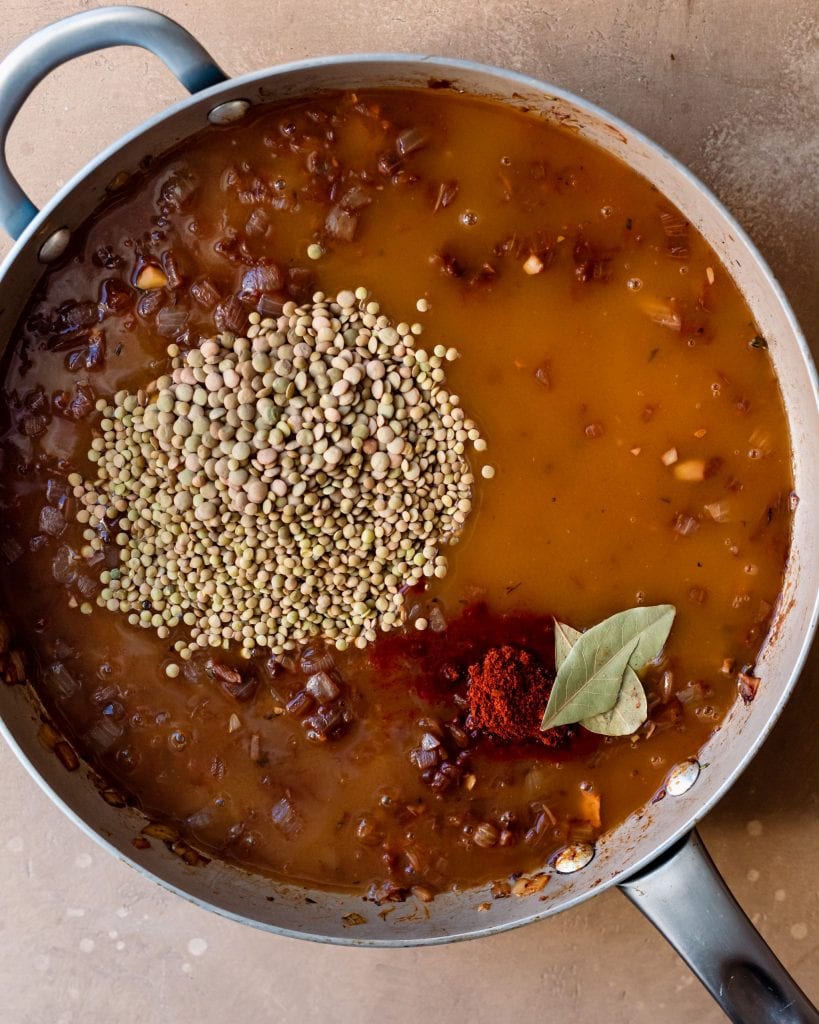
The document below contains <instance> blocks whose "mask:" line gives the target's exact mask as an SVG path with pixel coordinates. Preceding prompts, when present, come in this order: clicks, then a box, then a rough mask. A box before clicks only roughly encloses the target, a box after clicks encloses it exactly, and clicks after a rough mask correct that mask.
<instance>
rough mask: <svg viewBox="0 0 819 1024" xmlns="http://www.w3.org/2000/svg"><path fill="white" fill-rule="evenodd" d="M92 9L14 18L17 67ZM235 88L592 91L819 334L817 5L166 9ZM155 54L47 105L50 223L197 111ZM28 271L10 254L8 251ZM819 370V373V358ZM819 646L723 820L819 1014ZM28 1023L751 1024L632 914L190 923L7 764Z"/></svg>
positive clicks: (8, 759) (25, 176)
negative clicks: (727, 1023)
mask: <svg viewBox="0 0 819 1024" xmlns="http://www.w3.org/2000/svg"><path fill="white" fill-rule="evenodd" d="M94 6H96V4H95V3H92V2H89V0H73V2H72V0H41V2H40V3H39V4H32V3H23V2H22V0H0V53H6V52H7V51H8V50H9V49H10V48H11V47H12V46H13V45H15V44H16V43H18V42H19V41H20V40H22V39H23V38H24V37H25V36H27V35H28V34H30V33H31V32H32V31H34V30H35V29H36V28H38V27H40V26H41V25H43V24H45V23H46V22H48V21H52V20H55V19H57V18H59V17H62V16H64V15H66V14H70V13H73V12H75V11H77V10H84V9H87V8H90V7H94ZM154 6H155V7H157V8H158V9H160V10H162V11H164V12H166V13H168V14H171V15H172V16H174V17H175V18H177V20H179V21H180V22H182V24H183V25H185V26H186V27H188V28H190V29H192V30H193V31H194V32H195V33H196V34H197V35H198V37H199V39H200V40H201V41H202V42H203V43H204V45H205V46H206V47H208V48H209V49H210V50H211V52H212V53H213V54H214V56H215V57H216V59H217V60H218V61H219V63H220V64H221V65H222V66H223V67H224V68H225V69H226V70H227V71H228V72H229V73H234V74H239V73H243V72H246V71H252V70H256V69H258V68H262V67H265V66H268V65H271V64H275V63H277V62H279V61H282V60H290V59H297V58H302V57H308V56H313V55H318V54H329V53H335V52H356V51H363V50H404V51H414V52H424V53H435V54H443V55H450V56H457V57H465V58H473V59H476V60H479V61H486V62H489V63H494V64H499V65H505V66H507V67H510V68H514V69H516V70H520V71H524V72H527V73H530V74H533V75H536V76H539V77H542V78H544V79H546V80H547V81H551V82H554V83H556V84H557V85H560V86H562V87H565V88H568V89H570V90H573V91H575V92H577V93H579V94H580V95H582V96H584V97H586V98H588V99H590V100H593V101H595V102H597V103H599V104H601V105H603V106H605V107H606V108H608V109H609V110H611V111H612V112H614V113H615V114H617V115H619V116H621V117H623V118H624V119H625V120H627V121H629V122H631V123H632V124H634V125H635V126H637V127H638V128H640V129H642V130H643V131H645V132H647V133H648V134H649V135H650V136H652V137H653V138H654V139H656V140H657V141H658V142H659V143H661V144H662V145H663V146H665V147H666V148H667V149H668V150H670V151H671V152H672V153H673V154H674V155H675V156H677V157H679V158H680V159H681V160H682V161H683V162H684V163H686V164H688V165H689V166H690V167H691V168H692V169H693V170H694V172H695V173H696V174H698V175H699V176H700V177H701V178H702V179H703V180H704V181H705V182H706V183H707V184H709V185H710V186H711V187H712V188H713V189H714V191H715V192H716V194H717V195H718V196H719V197H720V198H721V199H722V200H723V201H724V202H725V203H726V204H727V206H728V207H729V209H731V210H732V211H733V212H734V213H735V214H736V215H737V217H738V218H739V220H740V221H741V222H742V224H743V225H744V226H745V227H746V228H747V229H748V230H749V232H750V233H751V235H752V236H753V238H754V239H755V241H756V242H757V243H758V244H759V246H760V248H761V249H762V252H763V253H764V255H765V256H766V257H767V259H768V260H769V262H770V263H771V265H772V267H773V269H774V271H775V273H776V274H777V276H778V277H779V280H780V281H781V282H782V284H783V286H784V288H785V290H786V292H787V293H788V296H789V298H790V300H791V302H792V303H793V306H794V308H795V310H796V313H797V315H798V317H799V318H800V319H801V321H802V323H803V325H804V327H805V328H806V329H808V330H809V333H810V330H811V329H812V330H813V331H814V337H813V339H812V340H813V342H814V345H815V344H816V341H817V339H816V337H815V328H816V324H817V322H819V291H817V289H816V286H815V282H816V277H817V269H819V268H817V253H819V217H817V191H816V181H817V172H818V171H819V141H817V140H818V139H819V133H817V117H816V110H817V99H818V98H819V97H818V96H817V93H819V45H818V44H819V18H818V17H817V13H816V7H815V5H814V4H813V3H812V2H811V0H722V2H720V3H718V4H717V3H713V2H707V0H561V2H557V0H540V2H537V0H484V2H483V3H475V2H472V0H448V2H447V0H437V2H432V0H379V2H377V3H376V2H369V3H368V2H366V0H336V2H333V3H331V2H330V0H279V2H278V3H276V4H270V3H265V2H263V0H245V2H244V3H242V4H237V3H217V2H215V0H199V2H194V0H162V2H155V3H154ZM181 95H182V90H181V87H180V86H179V85H178V84H177V83H176V81H175V80H174V79H173V77H172V76H171V75H170V73H169V72H167V71H166V70H165V69H164V68H163V67H162V66H161V65H160V64H159V63H158V61H156V60H155V59H154V58H152V57H150V56H149V55H147V54H145V53H143V52H142V51H133V50H121V49H117V50H108V51H105V52H103V53H100V54H96V55H92V56H89V57H84V58H81V59H80V60H77V61H75V62H74V63H73V64H71V65H70V66H68V67H64V68H61V69H59V70H58V71H57V72H55V73H54V74H52V75H51V76H50V77H49V79H48V80H47V81H46V82H45V83H43V84H42V85H40V86H39V87H38V88H37V89H36V91H35V93H34V95H33V97H32V99H31V100H30V102H29V103H28V104H27V106H26V108H25V110H24V111H23V113H22V114H21V116H20V117H19V118H18V121H17V123H16V124H15V127H14V129H13V131H12V133H11V138H10V144H9V157H10V161H11V164H12V167H13V168H14V170H15V173H16V174H18V176H19V178H20V180H21V181H22V182H23V184H24V185H25V187H26V188H27V189H28V190H29V192H30V193H31V195H32V196H33V198H34V199H35V200H36V201H39V202H44V201H45V200H46V199H47V198H49V197H50V196H51V194H52V193H53V192H54V191H55V189H56V188H57V186H58V185H60V184H62V183H63V182H64V181H65V180H67V179H68V178H69V177H70V175H71V174H72V173H73V172H74V171H76V170H77V169H79V168H80V167H81V166H82V165H83V164H84V163H85V162H86V160H88V159H89V158H90V157H92V156H93V155H94V154H95V153H96V151H97V150H98V149H100V148H102V147H103V146H104V145H107V144H108V143H109V142H112V141H114V140H115V139H116V138H117V137H118V136H119V135H120V134H121V133H122V132H123V131H125V130H126V129H128V128H130V127H132V126H134V125H136V124H137V123H139V122H140V121H141V120H143V119H144V118H146V117H148V116H150V115H151V114H153V113H155V112H156V111H159V110H161V109H162V108H163V107H165V106H166V105H167V104H169V103H171V102H172V101H174V100H177V99H179V98H180V97H181ZM2 249H3V251H5V249H6V245H5V241H4V242H3V244H2ZM814 351H817V349H816V347H815V348H814ZM817 721H819V649H817V648H816V646H815V647H814V652H813V656H812V657H811V659H810V661H809V663H808V666H807V668H806V670H805V672H804V674H803V678H802V680H801V683H800V684H799V686H798V688H797V690H796V692H795V694H794V695H793V698H792V701H791V703H790V705H789V706H788V708H787V710H786V711H785V713H784V715H783V717H782V719H781V720H780V722H779V724H778V725H777V727H776V728H775V730H774V732H773V734H772V736H771V737H770V739H769V740H768V741H767V743H766V745H765V747H764V748H763V750H762V752H761V754H760V755H759V756H758V757H757V759H756V761H755V762H754V763H753V765H752V766H751V768H750V769H749V770H748V771H747V772H746V773H745V775H744V776H743V777H742V778H741V779H740V781H739V782H738V783H737V784H736V786H735V787H734V789H733V790H732V792H731V793H730V795H729V796H728V797H726V798H725V799H724V800H723V801H722V803H721V804H720V805H719V806H718V807H717V809H716V810H715V811H713V812H712V813H711V814H710V815H709V816H708V817H707V819H706V820H705V821H704V822H703V825H702V833H703V836H704V838H705V840H706V842H707V844H708V846H709V848H710V850H711V852H712V854H713V856H714V858H715V860H716V862H717V864H718V865H719V867H720V868H721V869H722V871H723V873H724V875H725V877H726V879H727V881H728V883H729V884H730V885H731V887H732V889H733V891H734V893H735V894H736V896H737V898H738V899H739V901H740V903H741V904H742V905H743V907H744V908H745V909H746V911H747V912H748V914H749V915H750V916H751V917H752V918H753V921H754V923H755V924H756V925H757V926H758V927H759V929H760V930H761V932H762V934H763V935H764V936H765V938H766V939H767V940H768V942H769V943H770V944H771V945H772V946H773V948H774V949H775V950H776V952H777V953H778V955H779V956H780V957H781V959H782V960H783V961H784V963H785V965H786V967H787V968H788V969H789V970H790V971H791V972H792V973H793V974H794V976H795V977H796V979H797V980H798V981H799V983H800V984H801V985H802V986H803V987H804V988H805V990H806V991H807V993H808V994H809V995H810V996H811V997H812V998H813V999H814V1000H819V899H818V898H817V897H818V896H819V892H818V891H817V890H819V857H817V849H819V815H817V809H818V808H819V744H817V741H816V725H815V723H816V722H817ZM0 777H2V779H3V783H2V787H3V795H2V807H3V818H4V821H3V830H2V836H0V908H1V909H0V929H2V931H3V933H4V942H3V945H4V949H5V954H4V955H3V956H2V957H0V1020H1V1021H2V1022H3V1024H103V1022H106V1024H108V1022H111V1021H121V1020H130V1021H141V1022H154V1021H168V1020H169V1021H192V1020H201V1021H204V1022H207V1024H210V1022H217V1021H222V1020H238V1021H246V1020H271V1021H277V1022H288V1021H294V1022H295V1021H298V1022H299V1024H310V1022H319V1021H325V1020H332V1021H351V1022H352V1021H356V1022H358V1021H379V1022H384V1024H387V1022H396V1024H398V1022H404V1021H410V1020H415V1019H422V1020H424V1021H429V1022H435V1021H439V1020H440V1021H443V1020H449V1019H451V1018H452V1017H453V1015H457V1017H458V1018H459V1019H461V1020H466V1021H470V1022H472V1024H480V1022H483V1021H487V1022H488V1021H493V1022H494V1021H498V1020H501V1021H506V1020H514V1019H521V1018H523V1017H524V1015H525V1017H526V1019H535V1020H545V1021H558V1020H572V1021H580V1022H584V1024H585V1022H591V1024H596V1022H606V1024H626V1022H628V1024H657V1022H662V1024H688V1022H693V1021H697V1022H700V1024H709V1022H714V1024H716V1022H718V1021H722V1020H724V1019H725V1018H724V1017H723V1016H722V1014H721V1013H720V1011H719V1010H718V1009H717V1008H716V1007H715V1006H714V1004H713V1003H712V1002H711V1000H710V998H709V997H708V996H707V995H706V993H705V991H704V990H703V989H702V988H701V987H700V985H699V983H698V982H697V981H696V980H695V979H694V978H693V976H692V975H691V974H690V972H689V971H688V970H687V969H686V967H685V966H684V965H683V964H682V962H681V961H680V960H679V959H677V957H676V956H675V954H674V953H673V952H672V951H671V949H670V948H669V947H668V946H666V945H665V943H664V942H663V941H662V939H660V937H659V936H658V935H657V934H656V933H655V932H654V930H653V928H652V927H651V926H650V925H649V924H647V923H646V922H645V921H644V920H642V918H641V917H640V915H639V914H638V913H637V911H636V910H634V909H633V908H632V907H631V906H629V905H628V904H627V902H626V900H625V899H623V897H622V896H620V895H619V894H618V893H616V892H608V893H606V894H604V895H602V896H600V897H598V898H596V899H594V900H592V901H590V902H587V903H586V904H584V905H583V906H581V907H579V908H577V909H574V910H571V911H568V912H567V913H564V914H562V915H560V916H559V917H556V918H552V919H549V920H547V921H544V922H542V923H540V924H537V925H532V926H530V927H527V928H525V929H521V930H517V931H515V932H511V933H506V934H503V935H498V936H495V937H492V938H488V939H483V940H481V941H479V942H470V943H461V944H456V945H454V946H445V947H436V948H428V949H403V950H365V949H340V948H334V947H328V946H317V945H311V944H308V943H304V942H298V941H295V940H291V939H285V938H278V937H274V936H270V935H267V934H263V933H261V932H257V931H253V930H252V929H250V928H246V927H242V926H240V925H237V924H234V923H232V922H229V921H226V920H222V919H220V918H218V917H216V916H215V915H212V914H208V913H206V912H205V911H202V910H199V909H197V908H195V907H193V906H190V905H188V904H187V903H185V902H183V901H182V900H181V899H178V898H176V897H174V896H172V895H169V894H168V893H166V892H164V891H162V890H160V889H159V888H158V887H157V886H156V885H153V884H152V883H150V882H148V881H146V880H145V879H143V878H141V877H140V876H139V875H137V874H135V873H134V872H133V871H132V870H130V869H129V868H128V867H126V866H124V865H122V864H120V863H118V862H117V861H115V860H113V859H112V858H111V857H110V856H108V854H106V853H105V852H103V851H102V850H101V849H99V848H98V847H97V846H96V845H95V844H94V843H93V842H92V841H91V840H90V839H88V838H87V837H85V836H84V835H83V834H82V833H81V832H80V831H79V830H78V829H77V828H76V827H75V826H74V825H72V824H71V823H70V822H69V821H68V820H67V819H66V818H64V817H63V816H62V814H61V813H60V812H59V811H58V810H57V809H56V808H55V807H54V806H52V804H51V803H50V802H49V800H48V799H47V798H46V797H45V796H44V795H43V794H42V793H41V792H40V790H39V789H38V788H37V787H36V786H35V785H34V783H33V782H32V781H31V780H30V779H29V777H28V776H27V775H26V773H25V771H24V770H23V769H22V768H21V767H20V765H19V764H18V763H17V761H16V760H15V758H14V756H13V755H12V753H11V752H10V751H9V750H8V749H7V748H6V746H5V745H4V744H2V745H0Z"/></svg>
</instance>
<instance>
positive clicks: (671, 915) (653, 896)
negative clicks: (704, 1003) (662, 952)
mask: <svg viewBox="0 0 819 1024" xmlns="http://www.w3.org/2000/svg"><path fill="white" fill-rule="evenodd" d="M620 888H621V889H622V890H623V892H624V893H625V895H626V896H628V898H629V899H630V900H631V902H632V903H633V904H634V905H635V906H636V907H637V908H639V909H640V910H641V911H642V912H643V913H644V914H645V916H646V917H647V918H648V919H649V921H651V923H652V924H653V925H655V926H656V927H657V928H658V929H659V930H660V931H661V932H662V934H663V935H664V936H665V937H666V938H667V939H668V941H669V942H670V943H671V945H672V946H673V947H674V949H676V951H677V952H678V953H679V954H680V956H681V957H682V958H683V960H685V962H686V963H687V964H688V966H689V967H690V968H691V969H692V970H693V971H694V973H695V974H696V975H697V977H698V978H699V979H700V981H701V982H702V983H703V985H705V987H706V988H707V989H708V991H709V992H710V993H711V995H712V996H713V997H714V998H715V999H716V1001H717V1002H718V1003H719V1004H720V1006H721V1007H722V1009H723V1010H724V1011H725V1013H726V1014H727V1015H728V1017H729V1019H730V1020H732V1021H734V1022H735V1024H817V1022H819V1013H817V1011H816V1009H815V1008H814V1007H813V1006H812V1005H811V1003H810V1001H809V1000H808V998H807V996H806V995H805V993H804V992H802V990H801V989H800V988H799V987H798V985H797V984H796V982H795V981H794V980H793V978H791V977H790V975H789V974H788V972H787V971H786V970H785V968H784V967H783V966H782V964H781V963H780V962H779V961H778V960H777V958H776V957H775V956H774V954H773V953H772V952H771V950H770V948H769V947H768V946H767V944H766V943H765V941H764V940H763V938H762V936H761V935H760V934H759V932H758V931H757V930H756V929H755V928H754V927H753V925H752V924H751V922H750V921H749V920H748V918H747V917H746V916H745V913H744V912H743V910H742V908H741V907H740V905H739V904H738V903H737V901H736V900H735V899H734V897H733V895H732V894H731V892H730V890H729V889H728V887H727V885H726V884H725V882H724V881H723V878H722V875H720V873H719V871H717V868H716V866H715V865H714V862H713V861H712V860H711V858H710V856H709V855H708V851H707V850H706V849H705V847H704V846H703V843H702V840H701V839H700V837H699V835H698V834H697V833H696V832H695V831H694V832H690V833H689V834H688V835H687V836H685V837H684V838H683V839H681V840H680V841H679V842H677V843H675V844H674V845H673V846H672V847H671V848H670V849H669V850H667V851H666V852H665V853H664V854H663V855H662V856H661V857H660V858H659V859H658V860H656V861H654V862H653V863H652V864H650V865H649V866H648V867H647V868H644V869H643V870H642V871H639V872H638V873H637V874H636V875H632V876H631V878H629V879H627V880H626V881H625V882H621V883H620Z"/></svg>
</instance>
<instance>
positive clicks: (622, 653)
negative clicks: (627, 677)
mask: <svg viewBox="0 0 819 1024" xmlns="http://www.w3.org/2000/svg"><path fill="white" fill-rule="evenodd" d="M597 628H598V627H597V626H595V627H593V629H597ZM593 629H590V630H589V632H588V633H583V634H582V635H581V637H580V639H579V640H578V641H577V643H576V644H575V645H574V647H573V648H572V649H571V651H570V652H569V656H568V657H567V658H566V660H565V661H564V662H563V664H562V665H561V666H560V669H559V670H558V673H557V678H556V679H555V681H554V686H552V692H551V694H550V695H549V702H548V704H547V705H546V710H545V712H544V713H543V721H542V722H541V723H540V728H541V729H553V728H554V727H555V726H556V725H568V724H570V723H571V722H579V721H580V720H581V719H582V718H589V717H591V716H592V715H599V714H600V713H601V712H603V711H610V710H611V708H613V707H614V705H615V703H616V702H617V695H618V693H619V692H620V686H621V684H622V681H623V673H624V672H625V670H626V666H627V665H628V663H629V659H630V658H631V656H632V654H633V653H634V648H635V647H636V646H637V638H636V637H631V639H630V640H628V641H626V642H625V643H621V642H619V640H620V633H619V631H615V633H612V634H608V635H606V634H603V635H601V636H599V637H598V642H596V643H595V642H594V639H593V640H592V642H591V643H584V641H585V638H586V637H587V636H589V635H591V633H592V632H593Z"/></svg>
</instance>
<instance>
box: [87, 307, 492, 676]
mask: <svg viewBox="0 0 819 1024" xmlns="http://www.w3.org/2000/svg"><path fill="white" fill-rule="evenodd" d="M249 319H250V323H251V326H250V327H249V329H248V330H247V331H246V337H235V336H234V335H233V334H230V333H222V334H220V335H218V336H216V337H213V338H211V339H209V340H207V341H204V342H203V343H202V344H201V345H200V346H199V347H197V348H192V349H190V350H187V351H183V350H181V349H180V348H179V347H178V346H177V345H174V344H172V345H170V346H169V347H168V354H169V356H170V361H171V366H170V372H169V373H168V374H166V375H164V376H161V377H159V378H158V379H157V380H156V381H154V382H152V383H151V384H149V385H148V387H146V388H145V389H144V390H139V391H138V392H137V393H136V394H133V393H130V392H128V391H120V392H118V393H117V394H116V395H115V396H114V398H113V400H111V401H108V400H104V399H103V400H100V401H99V402H98V403H97V410H98V412H99V414H100V422H99V428H100V433H99V436H97V437H95V438H94V440H93V442H92V446H91V451H90V452H89V453H88V457H89V459H90V460H91V462H92V463H94V464H95V466H96V478H95V479H93V480H89V481H86V480H83V478H82V477H81V476H80V475H79V474H74V475H73V476H72V477H71V478H70V482H71V484H72V486H73V488H74V491H73V493H74V496H75V498H76V499H77V509H78V510H77V513H76V518H77V520H78V522H79V523H81V524H82V525H83V527H84V537H85V540H86V542H87V547H88V548H90V549H91V550H92V551H100V550H103V549H104V548H105V547H106V545H107V544H110V545H111V546H113V545H116V546H117V547H118V558H119V564H118V565H117V566H115V567H113V568H106V569H103V571H102V572H101V575H100V582H101V585H102V589H101V590H100V592H99V594H98V595H97V599H96V600H97V604H98V605H100V606H101V607H105V608H107V609H109V610H110V611H114V612H122V613H125V614H127V616H128V621H129V622H131V623H132V624H134V625H140V626H143V627H146V628H153V629H155V630H156V631H157V633H158V634H159V636H160V637H162V638H167V637H169V636H170V631H171V630H172V629H174V628H175V627H177V626H179V625H184V626H187V627H188V630H187V632H186V638H185V639H177V640H176V641H175V649H176V651H177V652H178V653H179V655H180V656H181V657H182V658H183V659H184V658H188V657H190V656H191V653H192V651H193V649H195V648H196V647H200V648H204V647H225V648H226V647H228V646H229V645H230V644H231V643H238V644H239V645H240V647H241V650H242V653H243V654H244V655H245V656H247V657H249V656H250V655H251V653H252V651H253V649H254V648H257V647H266V648H270V649H271V650H272V652H273V653H274V654H277V653H282V652H284V651H288V650H292V649H294V648H295V647H297V646H298V645H299V644H300V643H302V642H304V641H305V640H306V639H308V638H309V637H311V636H315V635H317V634H318V635H321V636H323V637H325V638H327V639H329V640H331V641H333V642H334V643H335V645H336V647H337V648H338V649H340V650H343V649H345V648H346V647H347V646H348V645H349V644H350V643H354V644H355V645H356V646H358V647H364V646H366V644H367V643H369V642H370V641H372V640H374V639H375V637H376V630H377V629H382V630H389V629H390V628H393V627H395V626H397V625H400V624H402V623H403V621H404V618H405V608H404V594H405V592H406V591H407V590H408V589H409V588H411V587H413V586H414V585H416V584H418V583H420V582H421V581H423V580H424V578H425V577H430V576H437V577H442V576H444V575H445V574H446V571H447V560H446V557H445V556H444V555H443V554H441V550H440V549H441V548H442V547H443V546H444V545H447V544H451V543H453V542H455V541H456V540H457V539H458V536H459V534H460V532H461V531H462V529H463V526H464V523H465V522H466V518H467V516H468V514H469V512H470V509H471V507H472V488H473V483H474V477H473V474H472V471H471V469H470V466H469V462H468V460H467V455H466V452H467V447H468V446H469V445H470V444H471V445H472V446H474V448H475V449H476V450H478V451H483V450H485V448H486V445H485V442H484V441H483V439H482V438H481V436H480V434H479V431H478V429H477V427H476V425H475V423H474V422H473V421H472V420H470V419H469V418H467V417H466V415H465V414H464V411H463V410H462V408H461V406H460V400H459V398H458V396H457V395H452V394H450V393H449V392H448V391H447V389H446V386H445V381H446V377H445V372H444V363H445V362H446V361H447V360H453V359H455V358H457V355H458V353H457V351H456V350H455V349H452V348H450V349H446V348H445V347H444V346H436V347H435V348H434V350H433V351H432V352H426V351H425V350H423V349H422V348H416V337H415V336H416V334H418V333H420V326H419V325H413V326H412V327H410V326H409V325H408V324H398V325H397V326H392V324H391V322H390V321H389V319H388V318H387V317H386V316H384V315H383V314H381V310H380V307H379V305H378V303H376V302H374V301H372V299H371V298H370V296H369V293H368V292H367V291H366V289H364V288H359V289H357V290H356V291H355V292H353V291H342V292H339V293H338V295H337V296H336V298H335V300H331V299H328V298H327V297H326V296H325V295H324V294H323V293H321V292H318V293H316V294H315V295H314V296H313V301H312V302H311V303H308V304H305V305H302V306H298V307H297V306H296V304H295V303H293V302H289V303H287V304H285V305H284V307H283V309H282V313H281V315H280V316H279V317H278V318H267V319H262V318H261V317H260V315H259V314H258V313H254V314H251V316H250V318H249ZM483 473H484V475H485V476H487V477H488V476H490V475H491V474H492V470H491V467H489V466H484V468H483ZM108 564H109V565H110V564H111V560H110V558H109V562H108Z"/></svg>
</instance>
